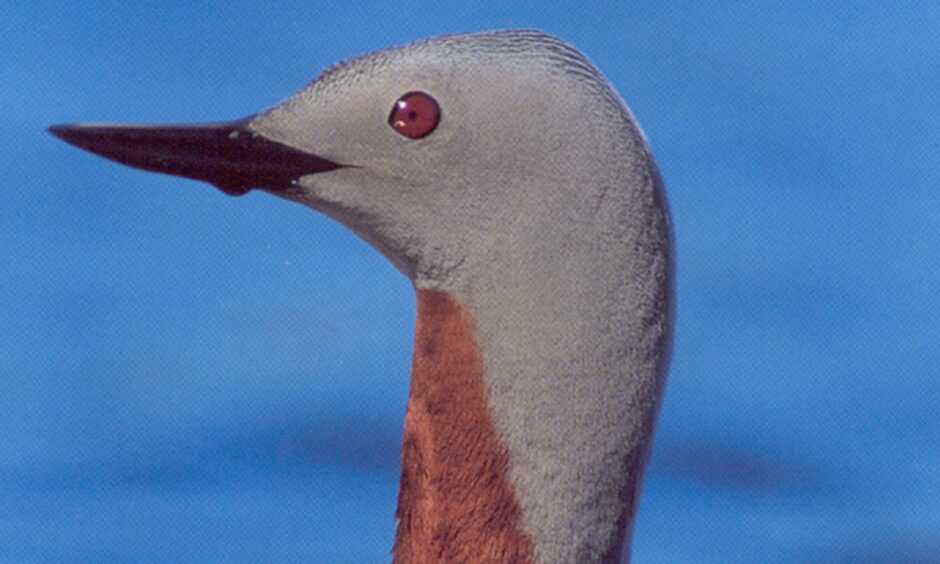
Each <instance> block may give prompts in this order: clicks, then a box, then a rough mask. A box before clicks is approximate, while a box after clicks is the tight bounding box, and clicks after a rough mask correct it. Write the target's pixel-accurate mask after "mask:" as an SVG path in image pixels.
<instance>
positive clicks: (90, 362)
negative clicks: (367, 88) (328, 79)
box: [0, 1, 940, 562]
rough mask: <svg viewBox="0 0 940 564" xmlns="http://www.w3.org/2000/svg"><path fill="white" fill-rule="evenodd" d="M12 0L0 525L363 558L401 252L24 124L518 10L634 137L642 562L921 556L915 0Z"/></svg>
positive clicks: (129, 545)
mask: <svg viewBox="0 0 940 564" xmlns="http://www.w3.org/2000/svg"><path fill="white" fill-rule="evenodd" d="M626 4H627V3H621V2H611V3H595V4H593V5H591V6H587V7H585V6H583V5H580V4H575V3H571V4H565V3H557V2H548V3H546V2H522V3H514V4H513V5H512V7H509V6H506V5H504V6H500V5H498V4H496V3H481V2H466V3H458V2H451V3H447V2H445V3H434V2H426V3H425V2H412V3H404V4H401V5H399V6H396V7H392V6H386V7H376V6H374V5H373V4H371V3H365V2H349V1H344V2H313V1H303V2H300V1H294V2H281V3H278V5H277V7H266V6H264V5H262V4H261V3H247V2H241V3H239V2H235V3H224V4H223V3H218V4H211V3H206V2H176V3H171V2H164V3H160V4H155V5H153V6H142V5H137V3H125V2H100V1H88V2H82V3H73V5H69V3H64V2H63V3H53V2H14V3H13V6H12V7H11V6H6V7H5V8H4V11H5V14H4V15H3V16H0V171H2V179H3V180H2V185H0V303H2V304H3V305H2V307H0V560H3V561H20V560H21V561H34V560H35V561H42V560H57V561H64V560H68V561H92V560H97V561H104V560H110V561H113V560H185V561H206V560H229V559H231V560H256V561H263V560H279V561H297V560H302V559H303V560H307V561H310V560H313V561H317V562H372V561H383V560H387V558H388V556H387V555H388V551H389V549H390V546H391V542H392V535H393V528H394V523H393V517H392V515H393V510H394V506H395V497H396V490H397V473H398V444H399V433H400V431H401V420H402V413H403V410H404V403H405V399H406V395H407V376H408V370H409V364H410V346H411V336H412V335H411V331H412V328H413V308H414V298H413V296H412V291H411V288H410V284H409V283H408V282H407V280H405V278H404V277H402V276H401V275H400V274H399V273H398V272H397V271H395V270H394V269H393V268H392V267H391V266H390V265H389V264H388V263H386V261H385V260H384V259H383V258H382V257H380V256H379V255H378V253H376V252H374V251H373V250H371V249H370V248H369V247H367V246H366V245H365V244H363V243H362V242H360V241H359V240H357V239H356V238H355V237H353V236H352V235H351V234H349V233H348V232H346V231H345V230H344V229H342V228H340V227H339V226H338V225H336V224H334V223H333V222H331V221H330V220H328V219H326V218H325V217H322V216H319V215H317V214H315V213H313V212H311V211H310V210H308V209H305V208H302V207H301V206H297V205H295V204H291V203H288V202H285V201H281V200H278V199H276V198H272V197H270V196H268V195H265V194H262V193H252V194H249V195H247V196H245V197H243V198H229V197H225V196H223V195H222V194H221V193H219V192H217V191H216V190H214V189H212V188H210V187H209V186H207V185H202V184H198V183H195V182H192V181H187V180H181V179H176V178H171V177H167V176H161V175H155V174H147V173H143V172H139V171H134V170H131V169H128V168H124V167H120V166H117V165H114V164H112V163H110V162H107V161H105V160H103V159H100V158H96V157H92V156H90V155H88V154H85V153H83V152H81V151H78V150H76V149H74V148H72V147H69V146H67V145H65V144H64V143H61V142H59V141H57V140H55V139H54V138H53V137H52V136H50V135H48V134H47V133H45V131H44V130H43V129H44V128H45V127H46V126H47V125H49V124H52V123H59V122H68V121H143V122H187V121H206V120H220V119H228V118H235V117H241V116H244V115H247V114H250V113H253V112H255V111H257V110H259V109H261V108H263V107H266V106H269V105H272V104H274V103H275V102H277V101H278V100H279V99H281V98H283V97H285V96H287V95H288V94H290V93H292V92H293V91H295V90H296V89H298V88H300V87H301V86H302V85H303V84H305V83H306V82H307V81H308V80H310V79H311V78H312V77H313V76H314V75H315V74H316V73H317V72H318V71H319V69H321V68H323V67H325V66H327V65H329V64H331V63H333V62H335V61H336V60H339V59H341V58H344V57H347V56H351V55H355V54H358V53H362V52H365V51H369V50H372V49H375V48H381V47H384V46H387V45H390V44H397V43H402V42H406V41H409V40H412V39H416V38H419V37H423V36H427V35H434V34H438V33H444V32H456V31H473V30H481V29H491V28H502V27H537V28H541V29H543V30H545V31H548V32H551V33H554V34H557V35H559V36H561V37H563V38H565V39H566V40H568V41H570V42H572V43H573V44H575V45H576V46H578V47H579V48H580V49H581V50H582V51H584V52H585V53H586V54H587V55H588V56H589V58H591V59H592V60H593V61H594V62H595V63H596V64H597V66H598V67H599V68H600V69H601V70H602V71H603V72H604V73H605V74H606V75H607V77H608V78H609V79H610V81H611V82H612V83H613V84H614V85H615V87H616V88H617V89H618V90H619V91H620V93H621V95H622V96H623V97H624V98H625V99H626V100H627V101H628V103H629V104H630V106H631V108H632V110H633V111H634V113H635V115H636V116H637V118H638V119H639V120H640V122H641V124H642V126H643V127H644V129H645V131H646V132H647V134H648V136H649V138H650V139H651V141H652V144H653V147H654V150H655V152H656V155H657V157H658V159H659V163H660V166H661V168H662V171H663V174H664V177H665V179H666V182H667V185H668V187H669V192H670V199H671V203H672V209H673V214H674V219H675V225H676V233H677V240H678V261H679V270H678V290H679V307H678V327H677V334H676V347H675V356H674V362H673V368H672V372H671V376H670V381H669V384H668V389H667V392H666V397H665V403H664V407H663V411H662V414H661V419H660V426H659V428H658V430H657V440H656V448H655V453H654V455H653V457H652V461H651V465H650V468H649V472H648V475H647V479H646V482H645V489H644V493H643V497H642V503H641V508H640V512H639V518H638V521H637V525H636V536H635V547H634V556H635V560H636V561H637V562H708V561H715V562H738V561H740V562H755V561H787V562H792V561H836V562H849V561H862V560H864V561H871V562H902V561H905V562H908V561H940V438H938V436H940V431H938V429H940V409H938V407H940V406H938V403H940V402H938V398H940V368H938V367H940V354H938V353H940V345H938V343H940V318H938V307H937V306H938V298H940V260H938V258H940V229H938V222H940V195H938V188H940V110H938V108H940V62H938V61H940V57H938V53H940V34H938V32H937V30H938V29H940V8H938V6H940V5H938V4H937V3H928V2H924V3H920V5H919V6H914V5H912V4H913V3H910V4H909V5H908V7H907V8H898V7H894V6H893V5H892V6H891V7H888V4H891V3H885V2H867V1H862V2H844V3H841V4H840V3H832V4H830V5H828V6H827V7H810V6H811V5H810V3H806V4H805V5H803V6H802V7H799V6H792V5H788V6H786V7H784V6H783V5H779V4H778V3H770V2H768V3H754V4H750V6H751V7H750V8H748V9H745V8H743V7H737V8H735V7H714V6H710V3H702V2H689V3H681V2H678V3H676V2H672V3H670V2H657V3H655V7H653V5H652V3H651V5H650V6H645V7H644V6H640V5H626Z"/></svg>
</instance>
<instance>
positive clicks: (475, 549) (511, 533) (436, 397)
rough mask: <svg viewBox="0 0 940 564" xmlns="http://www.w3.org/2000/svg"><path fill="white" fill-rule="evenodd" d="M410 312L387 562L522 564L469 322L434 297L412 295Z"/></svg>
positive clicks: (452, 304)
mask: <svg viewBox="0 0 940 564" xmlns="http://www.w3.org/2000/svg"><path fill="white" fill-rule="evenodd" d="M417 306H418V316H417V322H416V327H415V346H414V357H413V363H412V373H411V392H410V395H409V398H408V405H407V409H406V413H405V428H404V437H403V443H402V470H401V486H400V491H399V497H398V510H397V512H396V515H397V518H398V530H397V533H396V538H395V546H394V549H393V554H394V560H395V562H398V563H404V562H440V561H444V562H451V561H454V562H463V561H471V560H472V561H480V562H496V561H500V562H530V561H531V560H532V548H531V539H530V538H529V537H528V535H527V534H525V533H524V532H523V529H522V522H521V521H522V511H521V509H520V507H519V504H518V502H517V500H516V498H515V494H514V492H513V488H512V486H511V485H510V483H509V480H508V476H507V472H508V466H509V459H508V453H507V452H506V449H505V447H504V446H503V445H502V444H501V443H500V441H499V439H498V437H497V435H496V432H495V429H494V426H493V421H492V420H491V417H490V414H489V410H488V408H487V401H486V389H485V384H484V380H483V365H482V363H481V360H480V357H479V355H478V353H477V350H476V344H475V342H474V338H473V333H474V331H473V323H472V320H471V319H470V317H469V316H468V314H467V312H466V311H464V309H463V308H462V307H461V306H460V304H458V303H457V301H456V300H455V299H454V298H453V297H451V296H450V295H449V294H447V293H445V292H442V291H439V290H429V289H421V288H419V289H418V290H417Z"/></svg>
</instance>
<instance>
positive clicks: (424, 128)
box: [388, 92, 441, 139]
mask: <svg viewBox="0 0 940 564" xmlns="http://www.w3.org/2000/svg"><path fill="white" fill-rule="evenodd" d="M439 121H441V108H440V106H438V105H437V102H436V101H434V98H432V97H431V96H429V95H428V94H425V93H424V92H409V93H407V94H405V95H404V96H402V97H401V98H399V99H398V101H397V102H395V105H394V106H392V113H391V114H389V116H388V124H389V125H391V126H392V127H393V128H394V129H395V131H397V132H399V133H401V134H402V135H404V136H405V137H410V138H411V139H421V138H422V137H425V136H427V135H428V134H430V133H431V132H432V131H434V128H435V127H437V123H438V122H439Z"/></svg>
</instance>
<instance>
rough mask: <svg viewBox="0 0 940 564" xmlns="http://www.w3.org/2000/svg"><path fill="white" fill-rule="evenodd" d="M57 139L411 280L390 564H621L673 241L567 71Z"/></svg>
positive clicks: (448, 47)
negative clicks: (358, 254) (186, 183)
mask: <svg viewBox="0 0 940 564" xmlns="http://www.w3.org/2000/svg"><path fill="white" fill-rule="evenodd" d="M49 131H50V132H51V133H52V134H54V135H55V136H57V137H59V138H61V139H62V140H64V141H66V142H68V143H70V144H72V145H75V146H77V147H79V148H82V149H85V150H87V151H90V152H92V153H96V154H98V155H100V156H103V157H106V158H108V159H112V160H114V161H117V162H119V163H123V164H125V165H129V166H132V167H136V168H140V169H144V170H150V171H155V172H160V173H165V174H171V175H176V176H182V177H187V178H191V179H196V180H200V181H204V182H208V183H210V184H213V185H214V186H216V187H218V188H219V189H221V190H222V191H224V192H226V193H227V194H231V195H240V194H244V193H245V192H247V191H249V190H252V189H260V190H262V191H265V192H268V193H270V194H273V195H275V196H278V197H281V198H285V199H288V200H291V201H294V202H298V203H300V204H303V205H305V206H308V207H310V208H312V209H314V210H316V211H318V212H321V213H322V214H325V215H326V216H328V217H330V218H332V219H333V220H336V221H338V222H339V223H341V224H343V225H345V226H346V227H347V228H349V229H351V230H352V231H353V232H355V233H356V234H357V235H358V236H360V237H361V238H362V239H364V240H365V241H366V242H367V243H369V244H370V245H371V246H372V247H374V248H375V249H377V250H378V251H379V252H380V253H381V254H383V255H384V256H385V257H387V258H388V259H389V260H390V261H391V262H392V264H394V266H395V267H396V268H397V269H398V270H399V271H401V272H402V273H403V274H404V275H405V276H407V277H408V278H409V279H410V280H411V282H412V285H413V287H414V289H415V292H416V304H417V313H416V322H415V333H414V349H413V356H412V367H411V380H410V387H409V396H408V400H407V403H406V408H405V415H404V418H405V419H404V431H403V437H402V452H401V471H400V472H401V474H400V485H399V493H398V505H397V509H396V513H395V522H396V525H395V526H396V533H395V540H394V544H393V546H392V547H391V554H392V559H393V561H394V562H398V563H405V562H514V563H523V562H532V563H536V562H538V563H555V562H619V561H621V560H622V559H626V560H629V558H630V545H631V538H632V531H633V522H634V519H635V517H636V510H637V503H638V499H639V490H640V485H641V478H642V474H643V470H644V467H645V465H646V460H647V459H648V456H649V452H650V450H651V442H652V436H653V431H654V427H655V423H656V419H657V417H658V411H659V406H660V403H661V398H662V395H663V388H664V384H665V380H666V374H667V371H668V364H669V359H670V356H671V350H672V340H673V339H672V335H673V320H674V310H675V307H674V303H675V298H674V295H675V291H674V270H675V267H674V262H675V261H674V251H673V245H672V240H673V227H672V220H671V217H670V212H669V207H668V203H667V198H666V193H665V188H664V182H663V180H662V177H661V175H660V172H659V169H658V167H657V165H656V162H655V160H654V157H653V154H652V150H651V148H650V143H649V142H648V140H647V138H646V136H645V134H644V133H643V132H642V130H641V129H640V127H639V125H638V124H637V122H636V120H635V119H634V117H633V115H632V114H631V112H630V110H629V109H628V108H627V106H626V105H625V103H624V102H623V101H622V100H621V98H620V96H619V94H618V93H617V92H616V91H615V89H614V88H613V86H611V84H610V83H609V82H608V80H607V79H606V78H605V77H604V76H603V75H602V74H601V72H600V71H599V70H598V69H597V68H596V67H595V66H594V65H593V64H592V63H591V62H590V61H589V60H588V59H587V58H586V57H585V56H584V55H583V54H582V53H581V52H580V51H578V50H577V49H576V48H575V47H573V46H571V45H569V44H568V43H566V42H565V41H563V40H562V39H559V38H557V37H555V36H553V35H549V34H546V33H543V32H541V31H537V30H518V29H510V30H496V31H485V32H473V33H463V34H452V35H444V36H437V37H431V38H427V39H422V40H417V41H414V42H412V43H408V44H404V45H400V46H395V47H390V48H387V49H382V50H379V51H375V52H372V53H368V54H365V55H359V56H355V57H352V58H350V59H347V60H345V61H342V62H340V63H337V64H335V65H333V66H330V67H328V68H326V70H324V71H322V72H321V73H320V74H319V76H317V77H316V78H315V79H314V80H313V81H312V82H310V83H309V84H307V85H306V86H304V87H303V88H301V89H300V90H299V91H297V92H296V93H294V94H292V95H290V96H289V97H287V98H285V99H284V100H283V101H281V102H279V103H277V104H275V105H273V106H271V107H269V108H268V109H265V110H262V111H260V112H258V113H257V114H254V115H251V116H249V117H246V118H243V119H239V120H235V121H224V122H216V123H207V124H194V125H141V124H114V123H110V124H109V123H72V124H63V125H54V126H51V127H50V128H49Z"/></svg>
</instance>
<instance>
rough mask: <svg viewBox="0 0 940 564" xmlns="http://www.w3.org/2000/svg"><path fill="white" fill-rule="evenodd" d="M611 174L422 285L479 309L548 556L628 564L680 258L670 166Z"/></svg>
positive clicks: (567, 192)
mask: <svg viewBox="0 0 940 564" xmlns="http://www.w3.org/2000/svg"><path fill="white" fill-rule="evenodd" d="M627 141H628V142H630V143H633V144H634V146H633V147H632V149H634V151H632V152H631V151H627V152H625V153H621V154H628V155H629V154H639V155H644V156H645V155H647V154H648V153H647V152H646V150H645V148H641V145H642V140H641V139H640V138H639V136H635V137H633V138H632V139H629V140H627ZM599 169H601V170H608V171H609V173H610V175H609V177H600V178H599V177H593V178H590V179H588V178H582V179H571V180H572V181H575V182H576V183H574V184H569V185H568V186H566V187H565V189H563V190H560V191H556V192H555V193H554V194H553V195H552V196H551V197H550V198H549V199H550V200H551V201H547V202H546V203H545V206H544V207H543V208H542V209H539V207H538V206H535V207H532V208H530V209H527V210H526V213H524V214H522V215H518V216H516V217H514V218H508V217H507V218H503V219H502V221H506V222H512V224H511V228H510V229H508V230H506V229H503V230H502V233H503V234H502V235H500V236H498V237H495V238H494V240H492V241H490V244H489V245H485V244H481V248H483V249H486V250H485V251H483V252H481V254H480V255H479V256H473V257H465V259H464V260H461V261H457V262H456V264H457V265H458V266H457V267H454V268H453V269H452V270H454V272H452V273H450V275H449V276H448V277H447V279H446V281H445V282H443V283H441V282H440V280H438V281H431V280H423V281H422V280H421V279H420V277H419V279H418V280H417V284H418V285H419V286H436V287H441V286H444V287H443V288H441V289H445V290H449V291H451V292H452V293H453V294H454V295H455V296H457V298H458V299H459V300H460V301H461V302H462V303H463V304H464V305H465V307H466V308H467V310H468V311H469V312H470V315H471V316H472V317H473V321H474V323H475V327H476V338H477V346H478V348H479V351H480V354H481V357H482V360H483V364H484V369H485V373H484V380H485V384H486V388H487V395H488V403H489V407H490V409H491V412H492V415H493V420H494V425H495V428H496V431H497V434H498V436H499V437H500V439H501V440H502V441H503V443H504V444H505V446H506V448H507V450H508V453H509V458H510V481H511V483H512V485H513V486H514V488H515V491H516V495H517V498H518V501H519V503H520V506H521V507H522V510H523V520H524V526H525V529H526V531H527V532H528V533H529V534H530V535H531V536H532V539H533V546H534V550H535V556H536V559H537V561H539V562H575V561H577V562H585V561H617V560H619V557H620V553H621V550H622V548H623V547H624V545H625V544H626V545H627V546H629V537H630V529H631V524H632V519H633V515H634V512H635V508H636V502H637V492H638V486H639V481H640V478H641V472H642V468H643V464H644V461H645V458H646V453H647V449H648V445H649V441H650V438H651V434H652V429H653V423H654V420H655V417H656V413H657V406H658V401H659V398H660V395H661V389H662V382H663V379H664V376H665V372H666V364H667V362H668V356H669V348H670V340H671V334H670V318H671V308H672V295H671V293H672V288H671V283H672V282H671V277H672V272H671V270H672V258H671V250H670V247H669V238H670V233H669V230H670V227H669V219H668V211H667V209H666V206H665V202H664V200H663V193H662V187H661V186H660V182H659V178H658V174H657V172H656V170H655V166H654V165H653V164H652V161H651V160H650V159H648V158H642V159H640V160H639V161H638V162H622V163H619V164H616V165H614V166H607V167H599ZM594 170H598V169H594ZM541 189H544V187H541ZM585 191H593V192H594V194H593V197H585V194H584V192H585ZM507 232H508V233H510V235H508V236H507V235H506V233H507ZM477 261H483V262H485V267H481V265H480V264H474V263H475V262H477ZM430 270H433V269H430ZM463 272H467V273H475V277H473V278H468V277H462V276H461V273H463Z"/></svg>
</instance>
